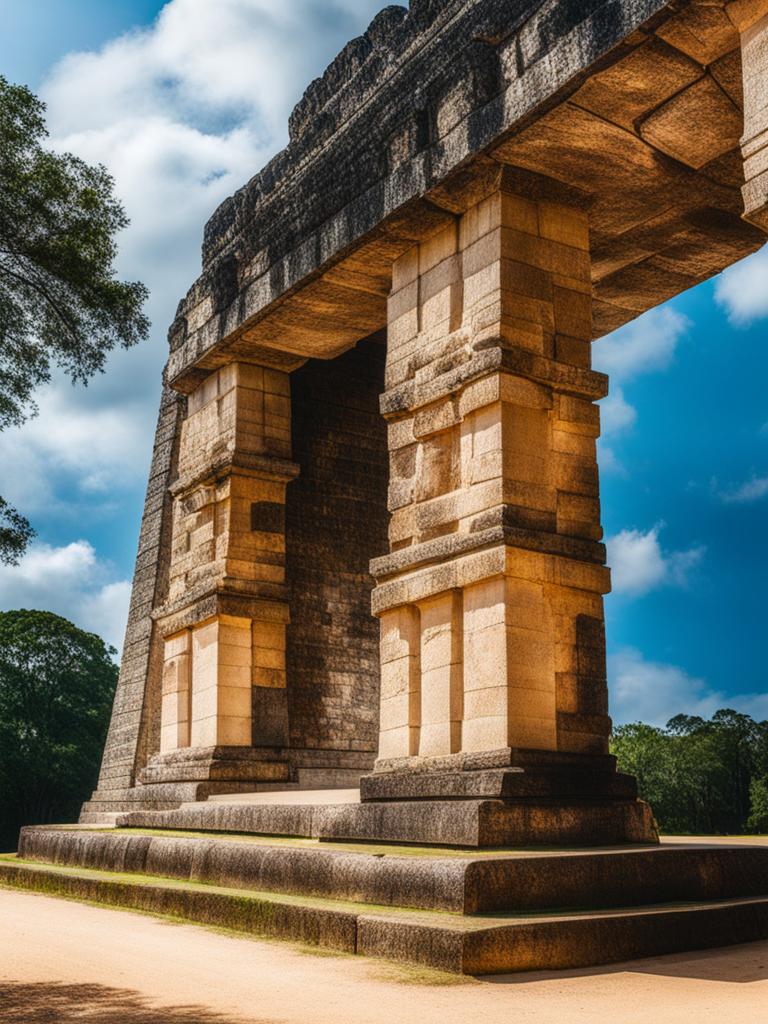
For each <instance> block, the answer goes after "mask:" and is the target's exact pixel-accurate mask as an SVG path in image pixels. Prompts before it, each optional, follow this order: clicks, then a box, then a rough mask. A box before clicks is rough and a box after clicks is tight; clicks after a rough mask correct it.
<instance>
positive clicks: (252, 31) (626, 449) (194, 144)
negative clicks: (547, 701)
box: [0, 0, 768, 722]
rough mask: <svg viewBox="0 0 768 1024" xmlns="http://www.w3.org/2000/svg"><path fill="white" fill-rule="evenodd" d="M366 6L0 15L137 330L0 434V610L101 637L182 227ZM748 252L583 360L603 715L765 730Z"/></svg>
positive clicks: (118, 613) (139, 490)
mask: <svg viewBox="0 0 768 1024" xmlns="http://www.w3.org/2000/svg"><path fill="white" fill-rule="evenodd" d="M380 6H382V5H381V3H380V2H379V0H290V2H289V3H283V4H280V5H278V4H275V3H274V0H217V2H216V3H215V4H212V3H210V0H171V2H169V3H167V4H165V5H164V4H163V3H160V2H158V0H111V2H109V3H107V2H104V0H25V2H24V3H19V2H18V0H12V2H11V0H0V19H1V21H0V23H2V24H3V33H2V35H1V36H0V74H3V75H5V77H7V78H8V79H10V80H12V81H19V82H24V83H25V84H28V85H30V86H31V87H32V88H33V89H34V90H35V91H37V92H38V93H40V95H41V96H42V97H43V98H44V99H45V100H46V102H47V103H48V108H49V126H50V129H51V143H52V145H53V146H55V147H56V148H58V149H69V150H72V151H74V152H77V153H78V154H79V155H82V156H83V157H84V158H86V159H88V160H92V161H101V162H103V163H105V164H106V165H107V166H108V167H109V168H110V170H111V172H112V173H113V175H114V177H115V180H116V184H117V190H118V193H119V194H120V196H121V198H122V199H123V201H124V203H125V205H126V207H127V210H128V213H129V215H130V217H131V219H132V224H131V227H130V228H129V229H128V230H127V231H126V232H125V234H124V236H123V237H122V239H121V249H120V271H121V273H122V274H123V275H124V276H126V277H131V278H140V279H142V280H144V281H145V282H146V283H147V284H148V285H149V287H150V289H151V291H152V298H151V301H150V306H149V313H150V315H151V317H152V319H153V324H154V329H153V333H152V338H151V340H150V341H149V342H148V343H147V344H146V345H144V346H142V347H141V348H140V349H136V350H133V351H131V352H128V353H117V354H115V355H114V356H113V358H112V359H111V360H110V365H109V367H108V372H107V374H106V375H104V376H103V377H100V378H99V379H97V380H95V381H93V382H92V384H91V385H90V386H89V387H88V388H87V389H82V388H78V389H74V388H72V387H71V386H70V385H69V384H68V383H67V382H66V381H63V380H58V379H57V380H55V381H54V382H53V384H52V386H51V387H50V388H47V389H45V391H44V392H43V393H42V394H41V396H40V401H39V405H40V410H41V415H40V416H39V417H37V418H36V419H34V420H31V421H30V422H29V423H28V424H26V425H25V426H24V427H23V428H21V429H20V430H14V431H8V432H6V433H5V434H2V435H0V461H1V462H2V465H3V470H4V471H3V484H2V493H3V494H4V496H5V497H7V498H8V499H10V500H12V501H14V502H15V503H16V504H17V505H18V507H19V508H21V509H23V510H24V511H25V512H26V513H27V514H28V515H29V516H30V518H31V519H32V520H33V522H34V525H35V526H36V528H37V531H38V540H37V542H36V544H35V546H34V547H33V549H32V550H31V552H30V554H29V555H28V556H27V558H26V559H25V561H24V562H23V563H22V565H21V566H20V567H19V568H18V569H0V607H5V608H8V607H19V606H33V607H50V608H52V609H53V610H55V611H58V612H61V613H63V614H67V615H68V616H69V617H71V618H73V619H74V620H75V621H77V622H78V624H80V625H82V626H85V627H87V628H92V629H95V630H96V631H98V632H101V633H102V635H104V636H105V637H107V638H108V639H109V640H110V641H111V642H112V643H114V644H115V645H116V646H119V644H120V641H121V639H122V630H123V627H124V620H125V614H126V608H127V599H128V594H129V580H130V576H131V572H132V567H133V559H134V556H135V545H136V539H137V535H138V524H139V517H140V513H141V505H142V502H143V490H144V479H145V473H146V469H147V464H148V459H149V454H150V448H151V438H152V432H153V428H154V417H155V410H156V402H157V396H158V381H159V374H160V370H161V368H162V365H163V362H164V359H165V330H166V327H167V325H168V323H169V322H170V320H171V319H172V316H173V311H174V309H175V306H176V303H177V301H178V299H179V298H180V297H181V295H182V294H183V293H184V291H185V290H186V288H187V287H188V286H189V284H191V282H192V281H193V280H194V278H195V276H196V274H197V271H198V269H199V259H200V257H199V252H200V240H201V237H202V228H203V224H204V222H205V220H206V218H207V217H208V215H209V214H210V213H211V212H212V210H213V209H214V208H215V206H216V205H217V203H218V202H219V201H220V200H221V199H223V198H224V197H225V196H226V195H228V194H230V193H231V192H232V191H234V189H236V188H237V187H238V186H239V185H241V184H242V183H243V182H244V181H245V180H246V179H247V178H248V177H250V175H251V174H253V173H254V172H255V171H256V170H258V168H259V167H260V166H262V165H263V164H264V163H265V162H266V160H267V159H268V158H269V157H270V156H271V155H272V154H273V153H274V152H275V151H276V150H277V149H279V148H280V147H281V146H282V145H283V144H284V143H285V140H286V125H287V117H288V114H289V112H290V110H291V107H292V106H293V104H294V103H295V102H296V100H297V99H298V98H299V96H300V95H301V92H302V90H303V88H304V87H305V85H306V84H307V83H308V82H309V81H310V80H311V79H312V78H313V77H315V76H316V75H317V74H319V73H321V72H322V70H323V68H324V67H325V65H326V64H327V63H328V61H329V60H330V59H331V58H332V57H333V56H334V54H335V53H336V52H337V51H338V50H339V49H340V48H341V47H342V46H343V45H344V43H345V42H346V41H347V40H348V39H349V38H351V37H352V36H353V35H355V34H357V33H359V32H360V31H362V30H363V29H364V28H365V26H366V25H367V23H368V21H369V20H370V18H371V17H372V16H373V15H374V14H375V13H376V12H377V11H378V10H379V8H380ZM767 331H768V250H764V251H763V253H762V254H759V255H758V256H757V257H753V258H752V259H751V260H749V261H746V262H745V263H743V264H740V265H739V266H737V267H736V268H734V269H732V270H731V271H730V272H728V273H727V274H726V275H724V276H723V277H721V278H720V279H718V280H717V281H713V282H708V283H706V284H704V285H702V286H700V287H699V288H697V289H695V290H693V291H692V292H689V293H687V294H686V295H683V296H680V297H679V298H678V299H676V300H674V301H673V302H672V303H669V304H668V305H667V306H665V307H663V308H662V309H660V310H656V311H654V312H652V313H651V314H649V315H647V316H646V317H643V318H641V319H640V320H638V321H636V322H635V323H634V324H632V325H629V326H628V327H626V328H624V329H623V330H622V331H621V332H618V333H617V334H616V335H614V336H612V337H611V338H609V339H605V340H602V341H600V342H599V343H597V344H596V346H595V363H596V365H597V366H598V367H599V368H601V369H606V370H609V371H610V372H611V377H612V395H611V397H610V398H609V399H608V401H607V402H606V403H605V408H604V415H603V421H604V439H603V441H602V442H601V471H602V496H603V517H604V525H605V529H606V534H607V538H608V544H609V551H610V556H611V557H610V560H611V564H612V566H613V568H614V593H613V594H612V595H611V596H610V597H609V598H608V600H607V618H608V641H609V670H610V683H611V690H612V706H613V712H614V717H615V718H616V720H617V721H627V720H635V719H638V718H642V719H644V720H647V721H656V722H664V721H665V720H666V718H668V717H669V716H671V715H672V714H675V713H677V712H679V711H687V712H698V713H702V714H709V713H711V712H712V711H714V710H715V709H716V708H717V707H719V706H723V705H727V704H728V705H735V706H737V707H739V708H741V709H743V710H745V711H748V712H750V713H752V714H754V715H755V716H756V717H760V718H766V717H768V695H767V694H766V691H767V690H768V673H767V671H766V666H765V662H764V659H763V656H762V646H763V642H764V636H765V634H766V604H767V602H766V596H767V595H766V583H765V572H766V565H768V559H767V558H766V556H767V555H768V539H766V530H765V528H764V524H765V521H766V511H767V510H768V400H766V397H765V386H764V381H765V380H766V378H767V377H768V374H767V373H766V371H768V347H767V345H766V332H767Z"/></svg>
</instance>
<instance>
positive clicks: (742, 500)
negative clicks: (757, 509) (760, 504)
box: [718, 476, 768, 505]
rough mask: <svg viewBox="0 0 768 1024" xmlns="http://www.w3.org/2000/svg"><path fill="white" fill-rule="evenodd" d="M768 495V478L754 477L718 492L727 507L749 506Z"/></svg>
mask: <svg viewBox="0 0 768 1024" xmlns="http://www.w3.org/2000/svg"><path fill="white" fill-rule="evenodd" d="M766 495H768V476H752V477H750V479H749V480H745V481H744V483H743V484H738V485H737V486H735V487H731V488H727V489H726V490H721V491H719V492H718V496H719V498H720V500H721V501H724V502H725V503H726V505H748V504H750V503H751V502H753V501H760V500H761V498H764V497H765V496H766Z"/></svg>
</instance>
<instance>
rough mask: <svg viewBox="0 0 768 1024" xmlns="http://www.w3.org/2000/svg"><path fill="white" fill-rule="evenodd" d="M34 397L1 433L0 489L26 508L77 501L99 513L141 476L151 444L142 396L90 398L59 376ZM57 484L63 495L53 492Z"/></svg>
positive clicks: (57, 507) (40, 509)
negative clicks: (22, 420) (18, 422)
mask: <svg viewBox="0 0 768 1024" xmlns="http://www.w3.org/2000/svg"><path fill="white" fill-rule="evenodd" d="M37 404H38V407H39V410H40V412H39V416H37V417H36V418H35V419H33V420H31V421H30V422H29V423H27V424H26V425H25V426H24V427H21V428H16V429H13V430H8V431H6V432H4V433H0V462H1V463H2V465H3V470H4V479H3V485H2V492H3V495H4V496H5V497H6V498H7V499H8V500H9V501H11V502H12V503H13V504H15V505H17V506H18V507H19V508H23V509H24V511H25V512H26V513H27V514H29V515H32V516H37V515H39V514H41V513H45V514H46V515H47V516H50V515H51V514H53V513H56V514H59V515H65V516H66V515H67V513H68V511H71V510H72V506H79V505H80V504H81V503H84V504H85V505H86V506H87V509H88V511H89V512H90V513H91V514H96V513H98V512H99V510H103V509H104V508H109V507H112V506H113V503H114V501H115V500H116V498H117V496H118V495H119V494H120V492H122V491H124V490H125V489H126V488H129V487H131V486H133V485H135V484H137V483H138V482H140V481H141V479H142V478H143V477H144V475H145V472H146V469H147V466H148V461H149V455H150V451H149V448H148V446H147V443H146V440H147V437H146V435H147V427H148V424H147V423H146V422H145V416H146V412H145V409H144V407H143V404H142V403H141V402H139V401H138V400H135V399H134V400H131V399H130V398H128V397H126V399H125V401H122V402H119V403H117V404H116V405H111V404H101V405H98V404H97V405H88V404H87V401H86V400H84V399H83V396H82V392H81V391H80V390H76V389H74V388H73V387H71V386H68V385H67V384H66V383H64V382H61V383H60V384H59V385H58V386H50V387H46V388H44V389H43V390H42V391H41V392H40V394H39V396H38V401H37ZM62 491H66V492H67V494H68V495H69V502H68V503H65V502H62V501H60V499H59V498H58V495H59V494H60V493H61V492H62ZM77 514H78V515H82V510H79V511H78V513H77Z"/></svg>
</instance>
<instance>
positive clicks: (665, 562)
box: [606, 523, 706, 597]
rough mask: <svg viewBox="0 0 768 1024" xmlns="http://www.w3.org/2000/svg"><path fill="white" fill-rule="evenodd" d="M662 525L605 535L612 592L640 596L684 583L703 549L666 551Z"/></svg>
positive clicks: (699, 560)
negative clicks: (645, 529) (662, 536)
mask: <svg viewBox="0 0 768 1024" xmlns="http://www.w3.org/2000/svg"><path fill="white" fill-rule="evenodd" d="M662 528H663V524H661V523H660V524H657V525H656V526H654V527H652V528H651V529H650V530H647V531H645V532H643V531H642V530H621V532H620V533H617V534H614V536H612V537H607V538H606V546H607V548H608V564H609V565H610V566H611V575H612V579H613V590H614V593H617V594H627V595H628V596H631V597H640V596H642V595H643V594H648V593H650V591H652V590H657V589H658V588H659V587H663V586H676V587H684V586H687V584H688V582H689V579H690V577H691V574H692V573H693V571H694V570H695V569H696V568H697V566H699V565H700V563H701V560H702V559H703V557H704V554H705V552H706V549H705V548H704V547H702V546H698V547H692V548H688V549H687V550H685V551H665V550H664V549H663V548H662V545H661V542H660V540H659V534H660V532H661V530H662Z"/></svg>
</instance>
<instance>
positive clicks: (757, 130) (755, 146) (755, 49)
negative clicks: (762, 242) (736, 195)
mask: <svg viewBox="0 0 768 1024" xmlns="http://www.w3.org/2000/svg"><path fill="white" fill-rule="evenodd" d="M727 11H728V15H729V17H730V19H731V21H732V22H733V24H734V25H735V26H736V28H737V29H738V30H739V33H740V36H741V65H742V77H743V80H744V134H743V136H742V138H741V152H742V155H743V157H744V187H743V194H744V216H745V218H746V219H747V220H749V221H751V222H752V223H753V224H756V225H757V226H758V227H760V228H762V229H763V230H764V231H768V0H735V2H734V3H731V4H729V5H728V7H727Z"/></svg>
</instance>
